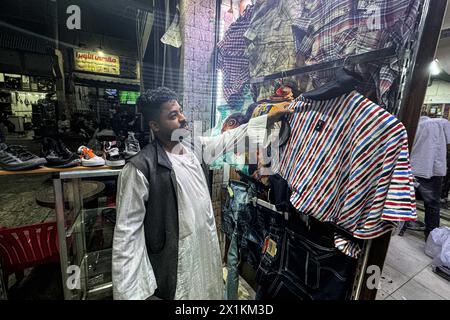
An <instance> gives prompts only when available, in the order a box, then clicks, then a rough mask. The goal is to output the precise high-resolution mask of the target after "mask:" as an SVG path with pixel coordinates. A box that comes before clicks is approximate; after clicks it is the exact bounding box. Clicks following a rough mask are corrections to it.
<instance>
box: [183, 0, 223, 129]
mask: <svg viewBox="0 0 450 320" xmlns="http://www.w3.org/2000/svg"><path fill="white" fill-rule="evenodd" d="M215 11H216V10H215V0H182V1H181V26H182V30H183V37H184V39H183V51H182V59H183V62H182V63H183V67H184V71H183V83H184V91H183V108H184V111H185V113H186V115H187V117H188V119H189V120H190V121H192V122H193V121H202V122H203V129H204V130H205V129H208V128H210V126H211V101H212V84H213V81H212V79H213V78H212V75H213V52H214V45H215V44H214V28H215V18H216V12H215Z"/></svg>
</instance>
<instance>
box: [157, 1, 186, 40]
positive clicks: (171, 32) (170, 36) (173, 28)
mask: <svg viewBox="0 0 450 320" xmlns="http://www.w3.org/2000/svg"><path fill="white" fill-rule="evenodd" d="M161 42H162V43H164V44H167V45H170V46H172V47H175V48H180V47H181V44H182V40H181V28H180V8H179V6H178V5H177V12H176V13H175V17H174V18H173V21H172V23H171V24H170V26H169V28H167V31H166V33H164V35H163V36H162V37H161Z"/></svg>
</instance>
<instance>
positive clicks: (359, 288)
mask: <svg viewBox="0 0 450 320" xmlns="http://www.w3.org/2000/svg"><path fill="white" fill-rule="evenodd" d="M371 248H372V240H368V241H367V242H366V243H365V245H364V256H363V257H362V262H361V265H360V267H359V270H358V271H359V272H358V271H357V275H358V280H357V282H356V289H355V292H354V295H353V300H359V297H360V295H361V291H362V287H363V285H364V278H365V276H366V270H367V264H368V262H369V256H370V249H371Z"/></svg>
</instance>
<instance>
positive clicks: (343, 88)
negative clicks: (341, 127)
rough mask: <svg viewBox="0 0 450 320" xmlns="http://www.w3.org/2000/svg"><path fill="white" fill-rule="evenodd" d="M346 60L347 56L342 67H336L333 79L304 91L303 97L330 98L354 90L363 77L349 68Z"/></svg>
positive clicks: (312, 98)
mask: <svg viewBox="0 0 450 320" xmlns="http://www.w3.org/2000/svg"><path fill="white" fill-rule="evenodd" d="M348 60H349V57H347V58H345V60H344V63H343V65H342V67H339V68H338V69H337V71H336V78H335V80H333V81H330V82H328V83H326V84H325V85H323V86H321V87H319V88H317V89H315V90H312V91H309V92H306V93H304V94H303V97H305V98H306V99H310V100H330V99H334V98H337V97H340V96H342V95H344V94H346V93H350V92H352V91H353V90H355V89H356V87H357V86H358V85H359V84H360V83H361V82H363V79H362V77H361V76H360V75H359V74H357V73H356V72H353V71H350V70H349V68H348V66H349V64H348Z"/></svg>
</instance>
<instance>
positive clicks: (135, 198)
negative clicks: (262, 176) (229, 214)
mask: <svg viewBox="0 0 450 320" xmlns="http://www.w3.org/2000/svg"><path fill="white" fill-rule="evenodd" d="M139 101H141V102H140V108H141V111H142V112H143V114H144V116H145V118H146V121H148V123H149V126H150V128H151V130H152V132H153V133H154V135H155V137H156V139H158V142H159V143H160V144H161V145H162V146H163V147H164V150H165V152H166V154H167V156H168V158H169V160H170V162H171V164H172V167H173V171H174V173H175V176H176V184H177V188H176V190H177V195H176V197H177V202H178V221H179V240H178V267H177V281H176V292H175V297H174V298H175V299H176V300H179V299H189V300H199V299H204V300H208V299H215V300H218V299H223V279H222V261H221V254H220V248H219V241H218V236H217V230H216V224H215V219H214V213H213V207H212V203H211V197H210V194H209V189H208V184H207V180H206V177H205V174H204V171H203V169H202V166H201V165H200V163H201V161H202V160H204V161H205V162H206V163H211V162H212V161H213V160H214V159H215V158H217V156H220V154H217V153H218V152H219V153H220V152H225V150H230V148H231V149H232V148H233V147H234V146H235V145H236V144H239V143H241V142H243V141H245V139H244V138H245V137H249V139H250V144H262V143H263V140H264V137H265V134H266V129H267V127H268V126H270V125H271V124H273V123H274V122H276V121H279V120H280V119H281V117H283V116H284V115H285V114H286V113H288V112H289V111H288V110H280V111H279V112H275V113H272V114H270V115H269V116H262V117H258V118H255V119H252V120H251V121H250V122H249V123H248V124H244V125H242V126H240V127H238V128H236V129H233V130H230V131H227V132H225V133H223V134H222V135H220V136H215V137H197V138H196V137H194V141H192V137H191V139H189V138H188V139H186V137H185V139H184V140H183V144H181V143H180V140H179V136H180V135H183V136H185V135H186V132H187V131H186V130H188V127H187V121H186V118H185V117H184V115H183V113H182V110H181V107H180V105H179V104H178V102H177V99H176V94H175V93H174V92H173V91H171V90H170V89H167V88H158V89H155V90H152V91H147V92H146V93H144V94H143V96H141V98H140V99H139ZM155 105H156V106H157V108H155ZM186 140H189V142H191V144H188V143H186ZM192 144H193V145H194V152H192V150H191V148H190V147H189V146H191V145H192ZM186 146H188V147H186ZM211 150H215V151H216V154H215V155H214V156H212V154H211ZM217 151H218V152H217ZM202 158H203V159H202ZM148 199H149V182H148V179H147V178H146V177H145V175H144V174H143V173H142V172H140V171H139V170H138V169H137V168H136V167H135V166H133V165H131V164H127V165H125V167H124V168H123V170H122V172H121V174H120V176H119V181H118V192H117V220H116V227H115V232H114V240H113V256H112V280H113V294H114V299H120V300H128V299H133V300H143V299H149V298H151V297H152V296H153V294H154V293H155V290H156V289H157V281H156V278H155V274H154V272H153V268H152V265H151V263H150V259H149V257H148V254H147V249H146V242H145V236H144V224H143V222H144V218H145V215H146V205H145V204H146V203H147V200H148ZM159 201H165V199H159Z"/></svg>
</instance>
